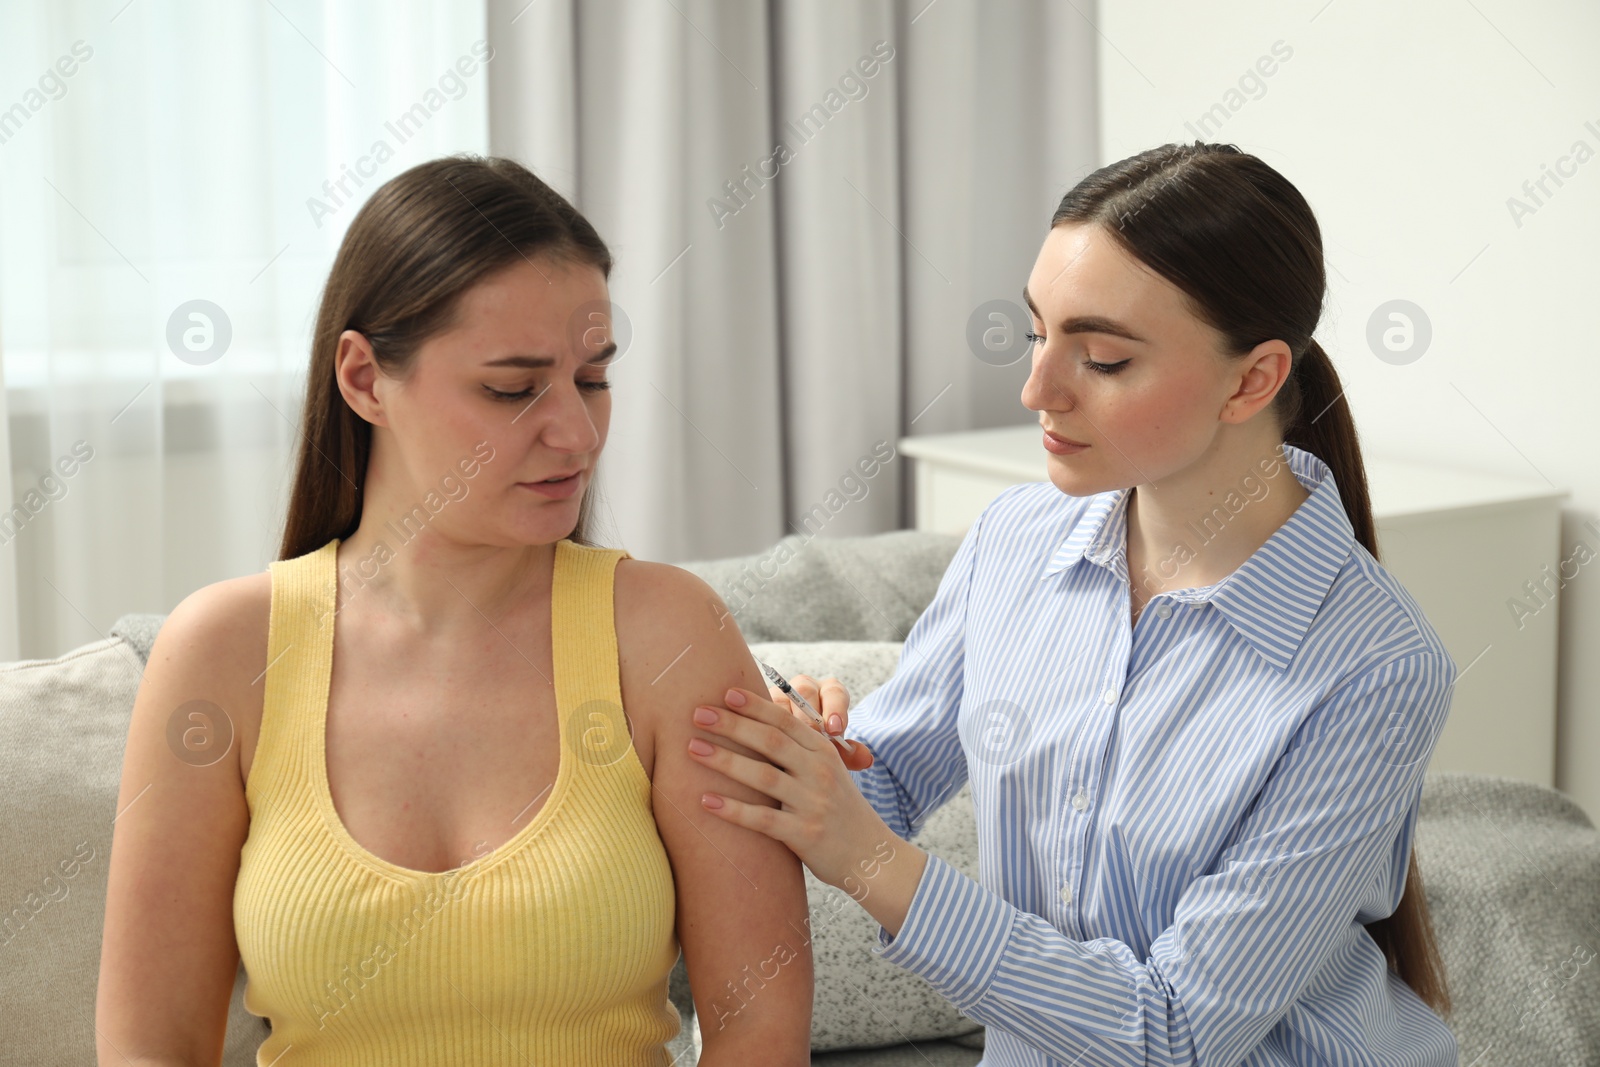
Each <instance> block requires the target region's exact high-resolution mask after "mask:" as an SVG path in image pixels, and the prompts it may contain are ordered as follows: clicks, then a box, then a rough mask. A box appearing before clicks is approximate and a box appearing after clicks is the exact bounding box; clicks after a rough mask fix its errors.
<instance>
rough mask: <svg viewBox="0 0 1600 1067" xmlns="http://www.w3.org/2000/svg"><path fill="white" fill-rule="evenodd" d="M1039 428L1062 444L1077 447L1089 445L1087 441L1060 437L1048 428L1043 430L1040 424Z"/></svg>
mask: <svg viewBox="0 0 1600 1067" xmlns="http://www.w3.org/2000/svg"><path fill="white" fill-rule="evenodd" d="M1039 428H1040V429H1041V430H1044V432H1045V433H1047V434H1050V436H1051V437H1053V438H1055V439H1056V440H1057V441H1060V442H1061V443H1062V444H1064V445H1077V446H1078V447H1079V448H1088V447H1089V442H1088V441H1074V440H1073V439H1072V438H1070V437H1062V436H1061V435H1060V434H1058V433H1050V431H1049V430H1045V429H1044V427H1043V426H1041V427H1039Z"/></svg>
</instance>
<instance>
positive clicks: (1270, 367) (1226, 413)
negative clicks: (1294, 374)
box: [1217, 341, 1294, 423]
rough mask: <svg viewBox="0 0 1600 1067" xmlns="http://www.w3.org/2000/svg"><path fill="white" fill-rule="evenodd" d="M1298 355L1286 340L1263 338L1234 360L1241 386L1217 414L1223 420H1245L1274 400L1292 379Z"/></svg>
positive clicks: (1234, 421) (1236, 421)
mask: <svg viewBox="0 0 1600 1067" xmlns="http://www.w3.org/2000/svg"><path fill="white" fill-rule="evenodd" d="M1293 366H1294V354H1293V353H1292V352H1290V351H1289V346H1288V345H1287V344H1285V343H1284V342H1282V341H1262V342H1261V343H1260V344H1258V345H1256V346H1255V347H1254V348H1252V349H1251V350H1250V351H1249V352H1248V353H1246V354H1245V355H1243V356H1240V357H1238V358H1237V359H1235V360H1234V361H1233V368H1232V369H1233V371H1234V373H1236V374H1237V375H1238V378H1237V379H1236V380H1237V382H1238V385H1237V386H1236V387H1235V389H1234V392H1233V395H1232V396H1230V397H1228V399H1227V400H1226V401H1224V402H1223V405H1222V410H1221V411H1220V412H1218V414H1217V417H1218V418H1219V419H1221V420H1222V421H1223V422H1233V423H1242V422H1246V421H1248V420H1249V419H1250V418H1251V417H1253V416H1254V415H1255V414H1256V412H1258V411H1260V410H1261V409H1262V408H1264V407H1266V406H1267V405H1268V404H1270V403H1272V398H1273V397H1275V396H1277V395H1278V390H1279V389H1281V388H1283V383H1284V382H1286V381H1288V380H1289V371H1290V370H1291V369H1292V368H1293Z"/></svg>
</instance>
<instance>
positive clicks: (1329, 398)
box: [1050, 142, 1450, 1015]
mask: <svg viewBox="0 0 1600 1067" xmlns="http://www.w3.org/2000/svg"><path fill="white" fill-rule="evenodd" d="M1065 222H1087V223H1095V224H1098V225H1100V226H1101V227H1103V228H1104V230H1105V231H1106V232H1107V233H1109V234H1110V235H1111V236H1112V237H1113V238H1114V239H1115V240H1116V241H1117V242H1118V244H1119V245H1120V246H1121V247H1122V248H1123V249H1124V250H1126V251H1127V252H1128V253H1129V254H1130V255H1132V256H1133V257H1134V258H1135V259H1138V260H1139V261H1141V262H1143V263H1144V264H1146V265H1147V266H1149V267H1150V268H1151V269H1152V270H1154V271H1155V272H1156V273H1157V274H1160V275H1161V276H1162V277H1164V278H1166V279H1167V280H1168V281H1170V282H1171V283H1172V284H1173V285H1175V286H1177V287H1178V288H1179V289H1180V290H1182V291H1183V292H1184V293H1185V294H1186V295H1187V296H1188V298H1189V300H1190V304H1191V307H1192V308H1193V310H1194V312H1195V314H1196V315H1197V316H1198V317H1199V318H1200V319H1201V320H1202V321H1204V322H1206V323H1208V324H1209V325H1210V326H1212V327H1213V328H1214V329H1215V330H1216V331H1217V332H1218V333H1219V334H1221V336H1222V338H1223V341H1224V344H1225V345H1226V349H1227V351H1228V352H1229V353H1231V354H1233V355H1236V356H1242V355H1243V354H1245V353H1247V352H1249V351H1251V350H1252V349H1253V348H1255V346H1256V345H1258V344H1260V343H1261V342H1263V341H1270V340H1280V341H1283V342H1284V343H1285V344H1287V345H1288V346H1289V350H1290V352H1291V353H1292V355H1293V365H1292V369H1291V370H1290V373H1289V377H1288V380H1287V381H1285V382H1284V384H1283V387H1282V388H1280V389H1279V390H1278V395H1277V396H1276V397H1274V398H1273V402H1272V409H1271V410H1272V411H1273V413H1274V414H1275V415H1276V416H1277V419H1278V425H1279V426H1281V427H1283V428H1284V429H1283V439H1284V441H1285V442H1286V443H1288V444H1291V445H1294V446H1295V447H1297V448H1301V449H1304V450H1305V451H1307V452H1310V453H1311V454H1313V455H1315V456H1316V457H1318V458H1319V459H1321V460H1322V461H1323V462H1324V463H1326V464H1327V465H1328V467H1329V469H1330V470H1331V471H1332V472H1333V479H1334V482H1335V483H1336V484H1337V485H1338V488H1339V497H1340V499H1341V501H1342V502H1343V504H1344V510H1345V514H1346V515H1348V516H1349V518H1350V525H1351V527H1352V528H1353V529H1354V531H1355V538H1356V540H1357V541H1359V542H1360V543H1361V545H1362V546H1363V547H1365V548H1366V550H1367V551H1368V552H1370V553H1372V556H1373V558H1375V559H1376V558H1377V556H1378V539H1377V533H1376V528H1375V525H1374V523H1373V520H1372V502H1371V500H1370V498H1369V497H1368V494H1367V473H1366V467H1365V465H1364V464H1363V462H1362V459H1361V446H1360V442H1359V440H1358V439H1357V436H1356V426H1355V421H1354V420H1353V419H1352V418H1351V416H1350V408H1349V405H1348V404H1347V403H1345V402H1344V400H1343V397H1344V388H1343V387H1342V386H1341V385H1340V384H1339V375H1338V373H1337V372H1336V371H1335V370H1334V368H1333V363H1332V361H1331V360H1329V358H1328V354H1327V353H1326V352H1324V351H1323V350H1322V346H1321V345H1319V344H1318V343H1317V342H1316V340H1315V339H1314V338H1313V337H1312V336H1311V334H1312V331H1313V330H1315V329H1316V326H1317V320H1318V319H1319V318H1321V316H1322V299H1323V293H1324V292H1325V290H1326V288H1327V273H1326V270H1325V268H1324V266H1323V259H1322V232H1321V229H1320V228H1319V227H1318V225H1317V220H1316V217H1315V216H1314V215H1313V214H1312V211H1311V206H1310V205H1309V204H1307V203H1306V200H1305V198H1304V197H1303V196H1301V195H1300V192H1299V190H1297V189H1296V188H1295V187H1294V186H1293V185H1291V184H1290V183H1289V181H1288V180H1287V179H1286V178H1284V177H1283V175H1281V174H1279V173H1278V172H1277V171H1275V170H1273V169H1272V168H1271V167H1269V166H1268V165H1267V164H1266V163H1263V162H1262V161H1261V160H1260V159H1258V158H1256V157H1255V156H1252V155H1249V154H1247V153H1245V152H1241V151H1240V150H1239V149H1238V148H1237V147H1235V146H1234V145H1229V144H1205V143H1203V142H1196V143H1194V144H1192V145H1178V144H1166V145H1162V146H1161V147H1159V148H1152V149H1149V150H1147V151H1144V152H1141V153H1139V154H1138V155H1135V156H1130V157H1128V158H1127V159H1124V160H1122V161H1121V162H1118V163H1113V164H1110V165H1109V166H1106V167H1102V168H1100V169H1099V170H1097V171H1095V172H1094V173H1093V174H1090V175H1089V176H1088V177H1087V178H1084V179H1083V180H1082V181H1081V182H1079V183H1078V184H1077V185H1076V186H1074V187H1073V189H1072V190H1071V191H1070V192H1068V193H1067V195H1066V196H1064V197H1063V198H1062V200H1061V203H1060V205H1059V206H1058V207H1057V208H1056V211H1055V214H1054V215H1053V216H1052V217H1051V219H1050V225H1051V226H1055V225H1057V224H1059V223H1065ZM1366 927H1367V933H1369V934H1370V935H1371V936H1372V939H1373V940H1374V941H1375V942H1377V944H1378V947H1379V948H1380V949H1382V950H1383V954H1384V957H1385V958H1386V959H1387V960H1388V961H1389V965H1390V967H1392V968H1393V969H1394V970H1395V971H1396V973H1398V975H1399V976H1400V978H1401V979H1402V980H1403V981H1404V982H1405V983H1406V984H1407V985H1409V986H1410V987H1411V988H1412V990H1413V991H1414V992H1416V994H1417V996H1418V997H1420V998H1421V999H1422V1000H1423V1001H1424V1002H1425V1003H1427V1004H1428V1005H1429V1006H1430V1007H1432V1008H1433V1009H1434V1010H1435V1011H1436V1012H1438V1013H1440V1014H1441V1015H1442V1014H1448V1013H1449V1011H1450V993H1449V989H1448V987H1447V984H1446V981H1445V973H1444V962H1443V960H1442V959H1441V958H1440V956H1439V951H1438V945H1437V942H1436V940H1435V938H1434V932H1433V922H1432V919H1431V918H1430V917H1429V914H1428V901H1427V898H1426V896H1425V895H1424V894H1423V888H1422V872H1421V871H1420V870H1419V869H1418V867H1417V856H1416V852H1415V850H1413V851H1412V854H1411V860H1410V865H1409V867H1408V868H1407V871H1406V884H1405V892H1404V893H1403V894H1402V895H1401V898H1400V904H1399V906H1398V907H1397V908H1396V909H1395V911H1394V914H1393V915H1390V916H1389V917H1387V918H1384V919H1379V920H1378V921H1376V922H1372V923H1368V924H1366Z"/></svg>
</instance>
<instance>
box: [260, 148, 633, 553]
mask: <svg viewBox="0 0 1600 1067" xmlns="http://www.w3.org/2000/svg"><path fill="white" fill-rule="evenodd" d="M536 253H543V254H545V255H555V256H558V257H561V258H564V259H567V260H570V261H575V262H580V263H585V264H588V265H591V266H594V267H598V268H599V269H600V272H601V273H602V274H604V275H606V276H607V277H608V278H609V277H610V275H611V252H610V250H609V249H607V248H606V244H605V242H604V241H602V240H601V239H600V235H599V234H598V233H596V232H595V229H594V227H593V226H591V225H590V224H589V221H588V220H587V219H585V218H584V217H583V215H581V214H580V213H579V212H578V210H577V209H576V208H575V207H573V206H572V204H570V203H569V202H568V201H567V200H566V199H565V198H564V197H563V196H561V194H560V193H557V192H556V191H555V190H554V189H552V188H550V187H549V186H548V185H546V184H545V183H544V182H542V181H540V180H539V179H538V178H537V177H536V176H535V175H534V174H533V172H532V171H530V170H528V169H527V168H526V167H524V166H522V164H520V163H517V162H515V161H514V160H510V159H502V158H499V157H495V156H488V157H484V156H474V155H465V154H463V155H455V156H446V157H444V158H441V159H434V160H429V161H428V162H426V163H420V164H418V165H417V166H415V167H412V168H411V169H410V170H407V171H405V172H404V173H401V174H398V175H396V176H395V177H394V178H391V179H390V180H389V181H387V182H385V183H384V184H383V185H382V186H380V187H379V188H378V189H377V190H375V191H374V192H373V194H372V196H371V197H370V198H369V199H368V200H367V202H366V203H365V204H363V205H361V210H360V211H357V212H356V215H355V218H353V219H352V220H351V221H350V228H349V229H348V230H346V231H345V235H344V239H343V240H342V241H340V243H339V251H338V254H337V255H336V256H335V257H334V261H333V267H332V269H331V270H330V271H329V272H328V281H327V284H326V285H325V286H324V287H323V290H322V303H321V306H320V307H319V309H318V311H317V325H316V331H315V333H314V334H313V336H312V339H311V366H310V369H309V370H308V372H307V381H306V394H305V406H304V409H303V412H302V415H301V429H302V436H301V439H300V451H299V459H298V461H297V463H296V468H295V476H294V484H293V487H292V489H291V491H290V494H289V509H288V514H287V516H286V517H285V520H284V529H283V541H282V544H281V545H280V547H279V550H278V558H279V559H294V558H295V557H297V556H301V555H304V554H305V553H307V552H311V551H314V550H316V549H318V548H321V547H322V546H323V545H325V544H327V543H328V542H329V541H330V540H332V539H333V538H335V537H338V538H340V539H343V538H347V537H349V536H350V535H351V534H352V533H354V532H355V530H356V527H357V526H358V525H360V522H361V502H362V495H363V490H364V488H365V486H366V479H367V459H368V457H369V456H370V455H371V452H372V424H371V423H369V422H367V421H366V420H365V419H363V418H362V417H361V416H359V415H357V414H356V413H355V411H354V410H352V409H351V407H350V405H349V404H347V403H345V399H344V394H342V393H340V392H339V386H338V383H337V382H336V381H335V379H334V355H335V353H336V352H337V350H338V346H339V335H340V334H341V333H343V332H344V331H345V330H358V331H360V332H361V333H362V334H363V335H365V337H366V338H367V340H368V341H369V342H370V343H371V345H372V351H373V355H374V357H375V359H376V360H377V363H378V365H379V367H380V368H381V369H382V370H383V372H384V373H385V374H386V375H388V376H389V377H392V378H396V379H404V378H406V377H407V376H408V375H409V373H410V372H411V369H412V367H413V364H414V362H415V357H416V354H417V349H418V348H419V347H420V346H421V345H422V343H423V342H424V341H426V340H427V339H428V338H429V337H431V336H433V335H434V334H437V333H440V332H443V331H444V330H446V329H448V328H449V327H450V325H451V323H452V320H453V317H454V315H455V311H456V307H457V304H458V303H459V301H460V299H461V296H462V295H463V294H464V293H465V292H466V291H467V290H468V289H470V288H471V287H472V286H473V285H475V284H476V283H478V282H479V281H482V280H484V279H486V278H487V277H488V276H489V275H491V274H493V273H495V272H496V271H498V270H500V269H502V268H504V267H507V266H510V265H512V264H514V263H516V262H518V261H520V260H523V259H528V258H530V257H532V256H533V255H535V254H536ZM593 490H594V485H593V483H591V484H590V485H589V486H587V487H586V488H585V491H584V495H583V501H582V503H581V504H580V505H579V507H578V521H577V525H576V526H575V527H574V528H573V531H572V533H571V534H569V535H568V536H569V538H570V539H571V540H573V541H576V542H578V543H579V544H588V543H589V539H588V535H587V532H586V531H587V530H588V528H589V521H590V516H591V513H592V509H593V504H594V491H593Z"/></svg>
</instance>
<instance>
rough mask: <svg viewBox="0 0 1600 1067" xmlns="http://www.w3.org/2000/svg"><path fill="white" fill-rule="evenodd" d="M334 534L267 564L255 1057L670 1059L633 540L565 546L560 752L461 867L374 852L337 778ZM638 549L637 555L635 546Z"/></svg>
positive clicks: (249, 949) (660, 855)
mask: <svg viewBox="0 0 1600 1067" xmlns="http://www.w3.org/2000/svg"><path fill="white" fill-rule="evenodd" d="M338 546H339V539H338V538H335V539H334V540H332V541H330V542H328V544H326V545H325V546H323V547H322V548H320V549H317V550H316V551H313V552H309V553H307V554H305V555H303V556H299V557H297V558H295V559H290V560H280V561H277V562H274V563H272V564H271V565H270V567H269V570H270V571H271V575H272V579H271V580H272V608H271V612H272V613H271V621H270V626H269V636H268V656H267V663H268V667H267V673H266V691H265V694H264V706H263V711H262V718H261V732H260V739H259V741H258V742H257V746H256V753H255V758H254V762H253V763H252V765H251V768H250V777H249V780H248V781H247V782H246V786H245V796H246V799H247V801H248V803H249V808H250V832H249V836H248V838H247V839H246V841H245V843H244V847H243V851H242V853H241V856H240V866H239V875H238V881H237V883H236V886H235V890H234V901H233V906H234V933H235V936H236V938H237V940H238V945H239V953H240V957H241V958H242V960H243V961H244V966H245V971H246V974H247V977H248V984H247V985H246V988H245V997H244V1004H245V1007H246V1008H247V1009H249V1010H250V1011H251V1012H252V1013H253V1014H255V1015H259V1016H263V1017H265V1018H267V1019H268V1020H269V1021H270V1023H271V1027H272V1033H271V1035H270V1036H269V1037H268V1038H267V1040H266V1042H265V1043H264V1044H263V1045H262V1046H261V1049H260V1051H259V1052H258V1053H257V1056H256V1062H257V1064H260V1065H267V1064H275V1065H277V1067H314V1065H322V1064H338V1065H340V1067H367V1065H371V1067H409V1065H416V1067H424V1065H426V1067H440V1065H445V1064H471V1065H474V1067H489V1065H497V1064H506V1065H508V1067H509V1065H517V1067H528V1065H530V1064H533V1065H537V1067H547V1065H548V1067H556V1065H560V1067H583V1065H587V1064H596V1065H599V1064H604V1065H606V1067H624V1065H630V1067H631V1065H639V1067H666V1065H667V1064H668V1062H669V1061H668V1057H667V1053H666V1049H665V1047H664V1046H665V1043H666V1042H667V1041H669V1040H671V1039H672V1038H673V1037H674V1036H675V1035H676V1034H677V1033H678V1030H679V1019H678V1013H677V1011H676V1009H675V1008H674V1007H673V1006H672V1003H671V1002H670V1001H669V1000H668V998H667V978H668V975H669V974H670V972H671V970H672V967H673V964H674V963H675V962H676V961H677V958H678V942H677V939H676V931H675V927H674V920H675V906H676V899H675V894H674V888H673V882H672V868H671V866H670V864H669V863H668V859H667V855H666V850H665V848H664V847H663V845H662V842H661V838H660V836H659V834H658V833H657V830H656V824H655V819H654V816H653V814H652V805H651V795H650V789H651V786H650V779H649V777H648V776H647V775H646V773H645V770H644V766H643V765H642V764H641V763H640V762H639V758H638V755H637V754H636V752H635V751H634V748H633V743H632V738H631V736H630V734H629V732H628V725H627V722H626V720H625V719H624V717H623V713H622V697H621V682H620V677H619V673H618V663H617V641H616V629H615V619H614V615H613V608H612V578H613V573H614V570H615V566H616V562H617V560H618V559H619V558H622V557H625V556H628V553H627V552H626V551H624V550H622V549H601V548H593V547H588V546H583V545H579V544H576V543H574V542H572V541H567V540H563V541H560V542H557V544H556V554H555V569H554V575H553V588H552V592H551V620H552V646H553V649H554V654H555V662H554V666H555V677H554V683H555V693H556V705H557V708H558V711H559V717H560V734H561V756H560V763H559V769H558V771H557V774H556V780H555V783H554V785H553V786H552V787H551V790H550V793H549V795H548V797H547V798H546V800H545V803H544V806H543V807H542V808H540V809H539V810H538V811H537V812H535V813H534V815H533V818H532V819H531V821H530V822H529V823H528V824H527V825H525V826H523V827H522V829H521V830H519V831H518V832H517V833H516V835H515V836H513V837H512V838H511V839H510V840H509V841H507V842H506V843H505V844H504V845H502V846H501V847H500V848H497V849H495V850H494V851H493V852H490V853H488V854H486V855H484V856H481V857H479V858H478V859H476V860H474V861H473V862H471V863H469V864H467V865H465V866H464V867H459V868H457V869H455V870H452V871H443V872H438V873H433V872H427V871H417V870H412V869H409V868H405V867H399V866H396V865H394V864H392V863H389V862H387V861H385V860H383V859H381V858H379V857H378V856H375V855H373V854H372V853H369V852H367V851H366V850H365V849H364V848H362V847H361V846H360V845H359V844H357V843H356V841H355V840H354V839H353V838H352V837H351V836H350V835H349V833H348V832H347V831H346V830H345V828H344V825H343V823H342V822H341V821H340V820H339V816H338V813H337V811H336V810H335V808H334V805H333V796H332V793H331V792H330V791H329V788H328V778H327V762H326V757H325V754H324V753H325V749H324V740H325V736H326V735H325V733H324V722H325V719H326V714H327V706H328V689H329V680H330V678H331V676H332V666H333V616H334V613H335V609H336V606H337V600H336V597H337V581H338V575H337V567H336V561H337V555H336V553H337V550H338ZM630 558H631V557H630Z"/></svg>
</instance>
